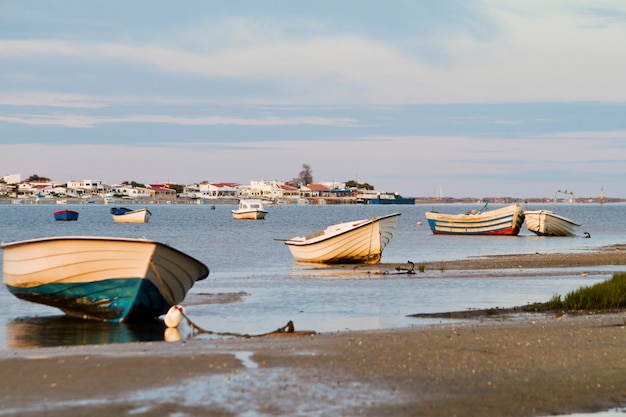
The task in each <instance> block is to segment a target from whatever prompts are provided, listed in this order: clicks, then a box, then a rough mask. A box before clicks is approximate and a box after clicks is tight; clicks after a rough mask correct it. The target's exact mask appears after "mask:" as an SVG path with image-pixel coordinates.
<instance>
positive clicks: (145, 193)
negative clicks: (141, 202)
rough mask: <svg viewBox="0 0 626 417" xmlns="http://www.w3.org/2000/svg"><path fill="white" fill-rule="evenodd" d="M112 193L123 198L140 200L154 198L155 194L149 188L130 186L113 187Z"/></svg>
mask: <svg viewBox="0 0 626 417" xmlns="http://www.w3.org/2000/svg"><path fill="white" fill-rule="evenodd" d="M111 192H112V193H114V194H120V195H122V198H128V199H140V198H154V192H153V191H152V190H151V189H149V188H143V187H132V186H130V185H113V186H112V187H111Z"/></svg>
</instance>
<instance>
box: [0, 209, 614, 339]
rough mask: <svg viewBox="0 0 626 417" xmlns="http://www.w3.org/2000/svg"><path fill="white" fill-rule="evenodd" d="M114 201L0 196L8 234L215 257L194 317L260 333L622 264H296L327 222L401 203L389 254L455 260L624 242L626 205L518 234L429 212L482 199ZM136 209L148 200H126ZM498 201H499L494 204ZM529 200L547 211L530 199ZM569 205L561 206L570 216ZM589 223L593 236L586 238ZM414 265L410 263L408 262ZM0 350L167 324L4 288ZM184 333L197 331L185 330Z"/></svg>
mask: <svg viewBox="0 0 626 417" xmlns="http://www.w3.org/2000/svg"><path fill="white" fill-rule="evenodd" d="M110 207H111V206H108V205H99V204H80V205H66V206H60V205H41V204H39V205H35V204H33V205H30V204H12V205H9V204H2V205H0V241H3V242H11V241H18V240H23V239H30V238H37V237H45V236H64V235H87V236H120V237H134V238H138V237H146V238H148V239H152V240H156V241H160V242H163V243H167V244H169V245H171V246H173V247H175V248H177V249H179V250H181V251H183V252H185V253H187V254H189V255H191V256H193V257H195V258H197V259H198V260H200V261H202V262H204V263H205V264H207V266H208V267H209V268H210V270H211V273H210V275H209V277H208V278H207V279H205V280H203V281H200V282H198V283H197V284H196V285H195V286H194V287H193V288H192V290H191V292H190V293H189V295H188V296H187V298H186V299H185V302H183V303H182V304H183V305H184V306H185V308H186V312H187V315H188V317H189V318H190V319H191V320H192V321H193V323H195V324H196V325H197V326H199V327H200V328H202V329H205V330H210V331H213V332H233V333H241V334H252V335H254V334H261V333H265V332H269V331H272V330H275V329H277V328H279V327H282V326H284V325H285V324H286V323H287V322H288V321H293V323H294V325H295V328H296V330H314V331H316V332H335V331H343V330H372V329H386V328H398V327H408V326H421V325H425V324H434V323H439V322H441V320H439V319H418V318H413V317H407V315H411V314H416V313H434V312H445V311H452V310H467V309H478V308H489V307H513V306H520V305H524V304H528V303H534V302H544V301H547V300H549V299H550V298H552V297H553V296H554V295H555V294H561V295H565V294H567V293H568V292H570V291H573V290H575V289H577V288H579V287H581V286H584V285H592V284H594V283H596V282H600V281H603V280H606V279H608V278H610V277H611V275H612V273H613V272H614V271H616V270H622V269H624V268H618V267H593V268H580V267H577V268H559V269H555V270H554V273H553V274H552V273H551V274H550V276H548V277H546V276H539V275H537V274H536V272H537V271H533V270H532V269H521V268H520V269H519V270H515V271H513V274H512V275H513V276H510V275H511V274H510V272H511V271H509V273H508V274H507V276H504V274H499V273H498V271H495V272H494V271H476V272H472V273H464V274H461V273H458V272H455V271H425V272H423V273H420V272H418V273H416V274H415V275H408V274H406V273H401V272H402V271H400V272H399V271H395V270H394V269H391V268H384V267H383V266H381V268H380V271H378V273H369V274H365V273H358V272H357V271H355V270H354V269H353V268H340V269H337V268H329V267H324V266H321V265H306V264H300V263H296V262H294V260H293V258H292V256H291V254H290V252H289V250H288V248H287V246H285V244H284V242H282V241H281V239H288V238H291V237H294V236H303V235H307V234H310V233H313V232H316V231H319V230H322V229H324V228H325V227H326V226H328V225H331V224H334V223H339V222H344V221H352V220H359V219H364V218H369V217H373V216H378V215H383V214H390V213H394V212H399V213H401V214H402V215H401V216H400V218H399V222H398V227H397V230H396V233H395V235H394V237H393V239H392V240H391V242H390V243H389V245H388V246H387V248H386V249H385V251H384V253H383V258H382V263H406V262H407V261H412V262H415V263H416V264H419V263H420V262H428V261H437V260H454V259H465V258H471V257H482V256H488V255H499V254H522V253H532V254H534V253H537V252H538V253H555V252H583V251H588V250H593V249H596V248H599V247H602V246H608V245H613V244H623V243H626V205H625V204H604V205H599V204H577V205H574V206H573V207H572V211H571V213H570V215H569V217H570V218H571V219H573V220H574V221H577V222H578V223H581V224H582V226H581V227H580V229H579V235H578V236H576V237H537V236H535V235H533V234H532V233H530V232H529V231H528V230H527V229H526V228H525V226H523V228H522V231H521V233H520V235H519V236H516V237H512V236H502V237H497V236H442V235H437V236H435V235H433V234H432V233H431V231H430V228H429V227H428V224H427V221H426V218H425V217H424V213H425V212H426V211H428V210H433V209H434V210H437V211H439V212H446V213H461V212H465V211H468V210H472V209H476V210H479V209H481V208H482V204H478V203H477V204H475V205H474V204H449V205H446V204H441V205H388V206H387V205H385V206H382V205H366V206H364V205H339V206H331V205H322V206H317V205H316V206H312V205H311V206H308V205H301V206H297V205H274V206H270V207H268V211H269V213H268V215H267V218H266V220H260V221H242V220H239V221H237V220H233V219H232V216H231V212H230V211H231V210H232V209H234V208H236V207H235V206H234V205H221V204H215V205H211V204H200V205H198V204H189V205H187V204H171V205H170V204H162V205H161V204H154V205H148V206H147V207H148V208H149V210H150V211H151V212H152V217H151V218H150V222H149V223H146V224H124V223H114V222H113V220H112V218H111V216H110V215H109V209H110ZM127 207H129V208H138V207H143V206H137V205H128V206H127ZM497 207H502V205H497V204H492V205H490V208H492V209H495V208H497ZM61 208H68V209H73V210H77V211H79V212H80V216H79V219H78V221H75V222H57V221H55V220H54V218H53V212H54V211H56V210H59V209H61ZM527 208H528V209H539V208H550V207H549V205H548V206H541V205H536V204H533V205H530V206H528V207H527ZM568 208H569V205H566V204H563V205H562V206H559V205H557V207H555V211H556V212H557V213H559V214H567V210H568ZM584 232H589V233H590V234H591V238H584V237H583V233H584ZM407 266H408V264H407ZM0 306H1V308H0V349H3V350H10V349H23V348H33V347H43V346H64V345H77V344H106V343H127V342H137V341H148V340H164V338H165V332H164V330H165V329H164V326H163V325H162V323H160V322H157V323H153V324H140V325H125V324H111V323H97V322H91V321H86V320H76V319H70V318H68V317H66V316H65V315H63V313H61V312H60V311H59V310H57V309H55V308H52V307H47V306H42V305H38V304H33V303H29V302H26V301H22V300H18V299H17V298H15V297H14V296H13V295H11V294H10V293H9V292H8V291H7V290H6V288H5V287H4V286H2V287H1V288H0ZM178 337H182V338H190V337H201V336H199V335H197V334H196V333H193V332H191V329H187V330H185V329H183V331H181V333H180V334H179V335H178Z"/></svg>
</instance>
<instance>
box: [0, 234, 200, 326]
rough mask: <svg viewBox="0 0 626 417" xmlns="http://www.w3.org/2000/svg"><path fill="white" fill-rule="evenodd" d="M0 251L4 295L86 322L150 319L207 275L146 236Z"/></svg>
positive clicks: (15, 245) (32, 243) (76, 239)
mask: <svg viewBox="0 0 626 417" xmlns="http://www.w3.org/2000/svg"><path fill="white" fill-rule="evenodd" d="M0 248H2V249H3V251H4V254H3V264H2V270H3V275H4V283H5V285H6V286H7V288H8V290H9V292H11V293H12V294H13V295H15V296H16V297H17V298H20V299H23V300H26V301H31V302H35V303H39V304H45V305H49V306H52V307H56V308H59V309H60V310H62V311H63V312H65V313H66V314H68V315H70V316H74V317H80V318H86V319H94V320H103V321H112V322H122V321H123V322H126V321H138V320H153V319H155V318H156V317H159V316H160V315H162V314H165V313H166V312H167V311H168V310H169V308H170V307H171V306H173V305H177V304H179V303H181V302H182V301H183V299H184V298H185V296H186V295H187V292H188V291H189V290H190V289H191V287H192V286H193V285H194V284H195V282H196V281H199V280H202V279H204V278H206V277H207V276H208V275H209V268H208V267H207V266H206V265H205V264H203V263H202V262H200V261H198V260H196V259H194V258H192V257H190V256H188V255H186V254H185V253H183V252H180V251H178V250H176V249H174V248H172V247H170V246H167V245H165V244H162V243H159V242H155V241H151V240H147V239H130V238H114V237H93V236H64V237H48V238H40V239H31V240H23V241H18V242H11V243H2V244H1V245H0Z"/></svg>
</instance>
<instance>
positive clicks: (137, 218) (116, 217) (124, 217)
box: [109, 207, 152, 223]
mask: <svg viewBox="0 0 626 417" xmlns="http://www.w3.org/2000/svg"><path fill="white" fill-rule="evenodd" d="M109 212H110V213H111V216H112V217H113V221H114V222H115V223H148V221H149V220H150V216H152V213H150V210H148V209H147V208H145V207H144V208H142V209H138V210H131V209H128V208H126V207H112V208H111V210H109Z"/></svg>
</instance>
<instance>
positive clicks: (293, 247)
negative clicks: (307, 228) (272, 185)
mask: <svg viewBox="0 0 626 417" xmlns="http://www.w3.org/2000/svg"><path fill="white" fill-rule="evenodd" d="M398 217H400V213H394V214H389V215H386V216H379V217H372V218H370V219H364V220H355V221H351V222H345V223H339V224H334V225H332V226H328V227H327V228H326V229H324V230H323V231H321V232H317V233H313V234H311V235H308V236H305V237H294V238H291V239H289V240H287V241H285V244H286V245H287V246H288V247H289V250H290V251H291V254H292V255H293V257H294V258H295V259H296V260H297V261H299V262H315V263H326V264H342V263H364V264H376V263H378V262H380V258H381V257H382V254H383V250H384V249H385V247H386V246H387V244H388V243H389V241H390V240H391V238H392V237H393V234H394V232H395V230H396V224H397V223H398Z"/></svg>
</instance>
